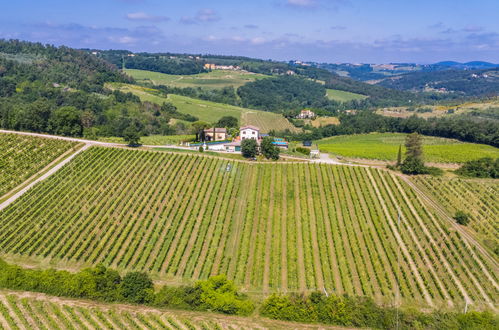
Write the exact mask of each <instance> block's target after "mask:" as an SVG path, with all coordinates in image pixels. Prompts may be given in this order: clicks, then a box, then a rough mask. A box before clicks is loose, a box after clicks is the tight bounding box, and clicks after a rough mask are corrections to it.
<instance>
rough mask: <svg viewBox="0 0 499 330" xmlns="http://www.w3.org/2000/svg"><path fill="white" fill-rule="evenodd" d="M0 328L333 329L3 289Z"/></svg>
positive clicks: (0, 300)
mask: <svg viewBox="0 0 499 330" xmlns="http://www.w3.org/2000/svg"><path fill="white" fill-rule="evenodd" d="M0 328H1V329H182V330H187V329H192V330H195V329H203V330H210V329H255V328H258V329H317V328H320V329H333V327H324V326H320V327H317V326H313V325H303V324H297V323H288V322H280V321H272V320H265V319H256V318H248V317H231V316H223V315H217V314H212V313H201V312H185V311H176V310H175V311H172V310H162V309H157V308H148V307H139V306H130V305H118V304H104V303H96V302H88V301H85V300H74V299H61V298H57V297H51V296H47V295H44V294H36V293H28V292H11V291H0Z"/></svg>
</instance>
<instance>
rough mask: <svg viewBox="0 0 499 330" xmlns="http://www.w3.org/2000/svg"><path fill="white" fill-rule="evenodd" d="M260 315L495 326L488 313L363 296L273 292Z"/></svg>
mask: <svg viewBox="0 0 499 330" xmlns="http://www.w3.org/2000/svg"><path fill="white" fill-rule="evenodd" d="M260 314H261V315H262V316H265V317H269V318H271V319H278V320H286V321H296V322H309V323H310V322H313V323H324V324H332V325H340V326H347V327H361V328H375V329H393V328H395V325H396V322H397V314H398V322H399V325H400V327H401V328H402V329H497V327H498V325H499V319H498V318H497V316H494V314H492V313H490V312H469V313H467V314H461V313H453V312H440V311H435V312H420V311H418V310H415V309H399V310H397V309H395V308H391V307H382V306H378V305H376V304H375V303H374V301H373V300H372V299H370V298H367V297H348V296H334V295H329V296H326V295H324V294H322V293H320V292H315V293H312V294H311V295H310V296H304V295H300V296H299V295H278V294H274V295H272V296H270V297H268V298H267V299H265V301H264V302H263V304H262V306H261V308H260Z"/></svg>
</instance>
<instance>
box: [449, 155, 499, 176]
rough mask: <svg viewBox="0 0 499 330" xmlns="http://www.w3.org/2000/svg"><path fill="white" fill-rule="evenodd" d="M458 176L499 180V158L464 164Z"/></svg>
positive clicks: (482, 159) (458, 171)
mask: <svg viewBox="0 0 499 330" xmlns="http://www.w3.org/2000/svg"><path fill="white" fill-rule="evenodd" d="M456 173H457V174H459V175H462V176H467V177H474V178H493V179H497V178H499V158H496V159H495V160H493V159H492V158H488V157H485V158H480V159H477V160H471V161H469V162H466V163H464V165H463V166H461V168H459V169H458V170H457V171H456Z"/></svg>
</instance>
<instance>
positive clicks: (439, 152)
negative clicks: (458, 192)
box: [317, 133, 499, 163]
mask: <svg viewBox="0 0 499 330" xmlns="http://www.w3.org/2000/svg"><path fill="white" fill-rule="evenodd" d="M405 137H406V134H402V133H369V134H354V135H340V136H333V137H330V138H325V139H322V140H319V141H317V144H318V145H319V149H320V150H321V151H322V152H330V153H333V154H335V155H340V156H344V157H351V158H365V159H380V160H388V161H395V160H396V159H397V153H398V150H399V147H400V146H402V153H405V147H404V143H405ZM423 151H424V160H425V161H427V162H436V163H464V162H467V161H469V160H473V159H479V158H482V157H492V158H497V157H499V149H498V148H495V147H492V146H489V145H484V144H476V143H466V142H461V141H458V140H453V139H446V138H440V137H433V136H423Z"/></svg>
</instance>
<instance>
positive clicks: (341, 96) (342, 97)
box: [326, 88, 368, 102]
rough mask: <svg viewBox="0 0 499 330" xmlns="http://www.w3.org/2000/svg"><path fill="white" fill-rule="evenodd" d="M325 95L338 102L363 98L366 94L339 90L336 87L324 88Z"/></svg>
mask: <svg viewBox="0 0 499 330" xmlns="http://www.w3.org/2000/svg"><path fill="white" fill-rule="evenodd" d="M326 96H327V98H328V99H330V100H333V101H338V102H348V101H353V100H363V99H366V98H367V97H368V96H365V95H362V94H356V93H352V92H345V91H340V90H337V89H329V88H328V89H326Z"/></svg>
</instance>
